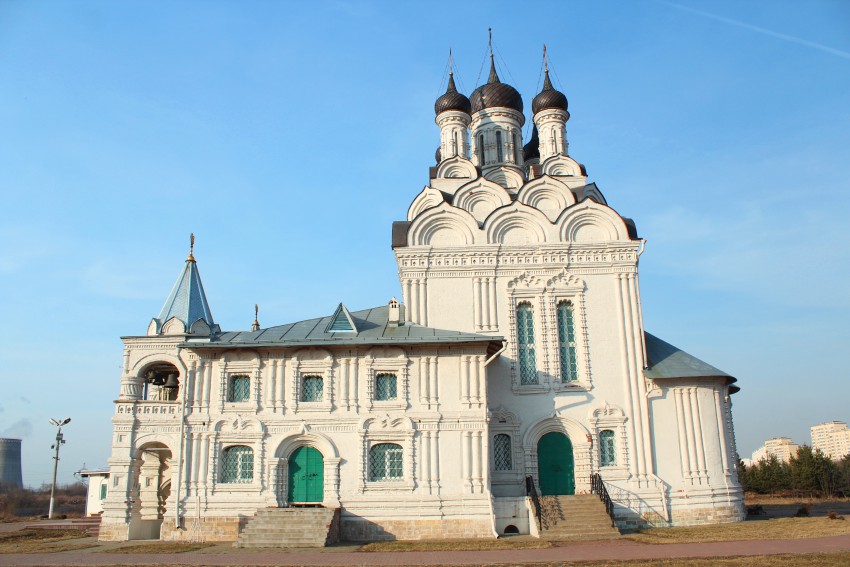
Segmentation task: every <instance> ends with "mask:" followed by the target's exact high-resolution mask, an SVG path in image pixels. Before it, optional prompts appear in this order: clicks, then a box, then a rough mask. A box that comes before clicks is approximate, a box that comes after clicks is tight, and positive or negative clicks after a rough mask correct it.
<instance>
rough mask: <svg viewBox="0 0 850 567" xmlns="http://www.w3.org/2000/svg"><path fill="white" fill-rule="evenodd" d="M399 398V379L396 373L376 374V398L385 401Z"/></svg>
mask: <svg viewBox="0 0 850 567" xmlns="http://www.w3.org/2000/svg"><path fill="white" fill-rule="evenodd" d="M396 398H398V379H397V378H396V376H395V374H378V375H377V376H375V400H377V401H380V402H385V401H387V400H395V399H396Z"/></svg>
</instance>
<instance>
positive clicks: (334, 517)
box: [234, 507, 339, 547]
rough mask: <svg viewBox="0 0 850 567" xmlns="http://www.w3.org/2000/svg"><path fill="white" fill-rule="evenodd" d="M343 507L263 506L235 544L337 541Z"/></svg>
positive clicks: (293, 544)
mask: <svg viewBox="0 0 850 567" xmlns="http://www.w3.org/2000/svg"><path fill="white" fill-rule="evenodd" d="M338 518H339V510H336V509H328V508H314V507H310V508H263V509H260V510H257V513H256V514H255V516H254V517H253V518H252V519H251V520H250V521H249V522H248V524H247V525H246V526H245V528H244V529H243V530H242V532H241V533H240V534H239V538H238V539H237V540H236V543H234V546H235V547H324V546H325V545H327V544H328V543H331V542H332V541H331V540H334V541H335V539H334V538H335V537H336V533H337V531H336V529H335V522H338Z"/></svg>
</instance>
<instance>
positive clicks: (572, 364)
mask: <svg viewBox="0 0 850 567" xmlns="http://www.w3.org/2000/svg"><path fill="white" fill-rule="evenodd" d="M558 353H559V354H560V357H561V382H573V381H575V380H577V379H578V363H577V362H576V333H575V325H574V323H573V305H572V303H570V302H569V301H561V302H560V303H558Z"/></svg>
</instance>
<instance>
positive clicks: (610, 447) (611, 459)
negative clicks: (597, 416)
mask: <svg viewBox="0 0 850 567" xmlns="http://www.w3.org/2000/svg"><path fill="white" fill-rule="evenodd" d="M599 460H600V464H601V465H602V466H603V467H613V466H615V465H616V464H617V448H616V446H615V445H614V432H613V431H611V430H610V429H603V430H602V431H600V432H599Z"/></svg>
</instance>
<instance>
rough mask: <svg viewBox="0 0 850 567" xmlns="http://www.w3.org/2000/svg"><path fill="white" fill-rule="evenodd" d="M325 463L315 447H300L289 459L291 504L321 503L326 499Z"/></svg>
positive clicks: (289, 498)
mask: <svg viewBox="0 0 850 567" xmlns="http://www.w3.org/2000/svg"><path fill="white" fill-rule="evenodd" d="M324 486H325V462H324V459H323V458H322V454H321V453H320V452H319V451H317V450H316V449H314V448H313V447H298V448H297V449H295V451H293V452H292V456H291V457H289V497H288V500H289V502H290V503H295V504H298V503H304V502H321V501H322V500H324V498H325V490H324Z"/></svg>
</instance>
